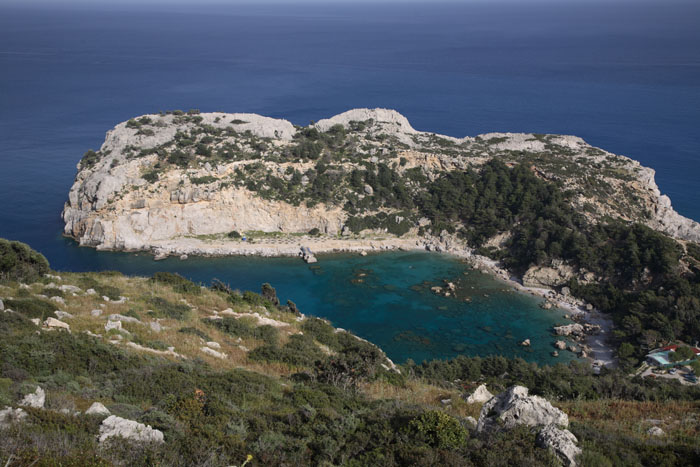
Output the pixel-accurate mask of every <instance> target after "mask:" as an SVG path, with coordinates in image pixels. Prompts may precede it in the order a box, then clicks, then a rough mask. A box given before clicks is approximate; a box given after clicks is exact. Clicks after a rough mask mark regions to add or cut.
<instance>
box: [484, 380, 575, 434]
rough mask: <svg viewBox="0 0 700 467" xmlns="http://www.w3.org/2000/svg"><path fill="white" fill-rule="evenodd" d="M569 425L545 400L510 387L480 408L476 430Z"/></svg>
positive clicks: (524, 390) (564, 417)
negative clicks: (520, 426) (519, 426)
mask: <svg viewBox="0 0 700 467" xmlns="http://www.w3.org/2000/svg"><path fill="white" fill-rule="evenodd" d="M550 424H555V425H558V426H562V427H567V426H568V425H569V417H568V415H566V414H565V413H564V412H562V411H561V410H559V409H557V408H556V407H554V406H552V404H550V403H549V402H548V401H547V400H546V399H544V398H542V397H539V396H529V395H528V389H527V388H526V387H524V386H513V387H511V388H509V389H508V390H506V391H505V392H503V393H501V394H499V395H497V396H495V397H493V398H492V399H491V400H489V401H488V402H486V403H485V404H484V406H483V407H482V408H481V413H480V415H479V423H478V425H477V430H478V431H479V432H481V431H495V430H507V429H511V428H513V427H515V426H516V425H527V426H540V425H542V426H544V425H550Z"/></svg>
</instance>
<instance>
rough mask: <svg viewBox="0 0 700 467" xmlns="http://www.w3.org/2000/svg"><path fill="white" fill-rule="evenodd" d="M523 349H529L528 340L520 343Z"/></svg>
mask: <svg viewBox="0 0 700 467" xmlns="http://www.w3.org/2000/svg"><path fill="white" fill-rule="evenodd" d="M520 345H522V346H523V347H530V339H525V340H524V341H522V342H521V343H520Z"/></svg>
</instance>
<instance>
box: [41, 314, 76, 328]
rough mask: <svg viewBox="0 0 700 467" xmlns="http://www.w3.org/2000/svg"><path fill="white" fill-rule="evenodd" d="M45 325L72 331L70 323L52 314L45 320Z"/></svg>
mask: <svg viewBox="0 0 700 467" xmlns="http://www.w3.org/2000/svg"><path fill="white" fill-rule="evenodd" d="M44 327H45V328H48V329H62V330H66V331H68V332H70V325H69V324H68V323H64V322H63V321H59V320H57V319H56V318H52V317H50V316H49V317H48V318H46V321H44Z"/></svg>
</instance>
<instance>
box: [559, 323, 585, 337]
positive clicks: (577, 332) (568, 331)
mask: <svg viewBox="0 0 700 467" xmlns="http://www.w3.org/2000/svg"><path fill="white" fill-rule="evenodd" d="M583 331H584V327H583V325H581V324H579V323H572V324H567V325H565V326H555V327H554V333H555V334H556V335H557V336H582V335H583Z"/></svg>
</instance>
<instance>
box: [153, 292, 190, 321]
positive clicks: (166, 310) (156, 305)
mask: <svg viewBox="0 0 700 467" xmlns="http://www.w3.org/2000/svg"><path fill="white" fill-rule="evenodd" d="M146 303H147V304H148V305H149V306H150V307H152V308H153V311H152V316H155V317H159V318H171V319H176V320H179V321H183V320H185V319H187V318H188V317H189V315H190V307H189V306H187V305H185V304H184V303H173V302H170V301H168V300H166V299H164V298H162V297H148V298H147V299H146Z"/></svg>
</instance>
